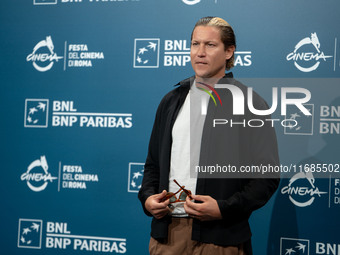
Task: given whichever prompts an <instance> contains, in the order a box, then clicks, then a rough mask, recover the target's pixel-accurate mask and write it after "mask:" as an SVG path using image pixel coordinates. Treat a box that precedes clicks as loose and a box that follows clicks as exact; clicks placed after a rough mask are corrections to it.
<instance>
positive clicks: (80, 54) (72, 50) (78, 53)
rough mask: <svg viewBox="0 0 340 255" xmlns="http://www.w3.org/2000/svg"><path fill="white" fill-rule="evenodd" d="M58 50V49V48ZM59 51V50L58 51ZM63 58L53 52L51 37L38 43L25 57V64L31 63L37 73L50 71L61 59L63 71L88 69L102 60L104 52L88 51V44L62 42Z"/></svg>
mask: <svg viewBox="0 0 340 255" xmlns="http://www.w3.org/2000/svg"><path fill="white" fill-rule="evenodd" d="M59 49H60V47H59ZM59 51H60V50H59ZM63 55H64V56H63V57H61V56H58V55H57V53H55V52H54V44H53V41H52V37H51V36H47V37H46V39H45V40H42V41H40V42H38V44H37V45H36V46H35V47H34V48H33V52H32V53H30V54H29V55H28V56H27V57H26V61H27V62H32V65H33V67H34V68H35V69H36V70H37V71H39V72H46V71H49V70H51V69H52V67H53V65H54V63H55V62H60V61H59V60H61V59H63V60H64V61H63V69H64V71H65V70H66V69H67V68H82V67H84V68H86V67H87V68H90V67H93V65H94V62H95V61H98V60H104V52H102V51H90V50H89V46H88V44H85V43H71V44H69V43H67V41H65V42H64V53H63Z"/></svg>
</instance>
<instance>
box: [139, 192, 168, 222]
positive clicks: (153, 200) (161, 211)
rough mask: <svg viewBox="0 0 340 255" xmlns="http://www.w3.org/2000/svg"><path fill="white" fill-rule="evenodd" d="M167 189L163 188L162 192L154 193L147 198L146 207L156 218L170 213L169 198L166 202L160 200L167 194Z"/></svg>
mask: <svg viewBox="0 0 340 255" xmlns="http://www.w3.org/2000/svg"><path fill="white" fill-rule="evenodd" d="M166 193H167V192H166V190H163V191H162V193H159V194H155V195H152V196H150V197H148V198H147V200H146V201H145V208H146V209H147V210H148V211H149V212H150V213H151V214H152V215H153V216H154V217H155V218H156V219H160V218H162V217H164V216H165V215H167V214H168V213H169V210H170V209H169V207H168V204H169V203H170V201H169V199H167V200H166V201H164V202H160V201H161V199H162V198H164V197H165V196H166Z"/></svg>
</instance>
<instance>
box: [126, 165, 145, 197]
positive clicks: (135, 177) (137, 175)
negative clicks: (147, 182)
mask: <svg viewBox="0 0 340 255" xmlns="http://www.w3.org/2000/svg"><path fill="white" fill-rule="evenodd" d="M143 176H144V163H133V162H131V163H129V176H128V192H136V193H137V192H138V191H139V189H140V188H141V187H142V180H143Z"/></svg>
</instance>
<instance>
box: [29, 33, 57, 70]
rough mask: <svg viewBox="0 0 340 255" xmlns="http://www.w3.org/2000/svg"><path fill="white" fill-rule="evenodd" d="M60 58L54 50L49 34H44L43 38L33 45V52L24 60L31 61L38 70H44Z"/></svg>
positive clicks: (48, 68)
mask: <svg viewBox="0 0 340 255" xmlns="http://www.w3.org/2000/svg"><path fill="white" fill-rule="evenodd" d="M62 58H63V57H60V56H58V55H57V53H55V52H54V44H53V41H52V38H51V36H46V39H45V40H41V41H40V42H38V43H37V45H35V46H34V48H33V52H32V53H31V54H29V55H28V56H27V58H26V61H27V62H32V65H33V67H34V68H35V69H36V70H38V71H39V72H46V71H48V70H50V69H51V68H52V67H53V65H54V63H55V62H58V61H59V60H60V59H62Z"/></svg>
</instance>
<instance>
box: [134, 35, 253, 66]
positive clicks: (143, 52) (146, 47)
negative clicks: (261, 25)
mask: <svg viewBox="0 0 340 255" xmlns="http://www.w3.org/2000/svg"><path fill="white" fill-rule="evenodd" d="M161 46H162V50H160V48H161ZM251 56H252V53H251V51H236V52H235V62H234V65H235V66H244V67H247V66H251V64H252V61H251ZM160 65H162V66H164V67H177V66H187V65H190V41H187V40H164V41H162V40H161V39H160V38H136V39H135V41H134V60H133V67H134V68H159V67H160Z"/></svg>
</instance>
